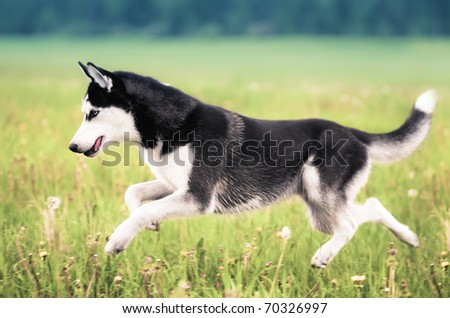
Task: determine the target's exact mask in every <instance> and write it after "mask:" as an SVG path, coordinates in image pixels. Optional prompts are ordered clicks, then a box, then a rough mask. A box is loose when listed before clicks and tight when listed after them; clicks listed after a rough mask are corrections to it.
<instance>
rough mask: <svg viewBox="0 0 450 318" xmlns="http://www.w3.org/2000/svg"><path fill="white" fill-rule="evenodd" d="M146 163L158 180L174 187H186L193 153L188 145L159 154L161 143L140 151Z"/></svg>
mask: <svg viewBox="0 0 450 318" xmlns="http://www.w3.org/2000/svg"><path fill="white" fill-rule="evenodd" d="M141 154H142V155H143V159H144V161H145V163H146V164H148V165H149V166H150V170H151V171H152V173H153V174H154V175H155V177H156V178H157V179H158V180H161V181H164V182H165V183H166V184H167V185H169V186H171V187H172V188H174V189H186V188H187V186H188V182H189V176H190V174H191V170H192V163H193V158H194V154H193V151H192V149H191V147H190V146H189V145H186V146H182V147H179V148H177V149H176V150H175V151H173V152H171V153H170V154H167V155H164V156H161V155H160V154H161V145H158V146H157V147H155V148H154V149H152V150H148V149H145V150H144V151H143V152H141Z"/></svg>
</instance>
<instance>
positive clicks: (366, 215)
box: [351, 198, 419, 247]
mask: <svg viewBox="0 0 450 318" xmlns="http://www.w3.org/2000/svg"><path fill="white" fill-rule="evenodd" d="M351 215H352V218H353V219H354V221H355V222H356V224H357V225H358V226H359V225H361V224H363V223H367V222H378V223H381V224H383V225H384V226H386V227H387V228H388V229H389V230H391V232H392V233H394V235H395V236H396V237H397V238H398V239H399V240H400V241H402V242H405V243H407V244H409V245H411V246H414V247H418V246H419V238H418V237H417V235H416V234H415V233H414V232H413V231H411V230H410V229H409V227H408V226H407V225H405V224H402V223H400V222H399V221H397V220H396V219H395V218H394V217H393V216H392V214H391V213H389V211H388V210H386V208H385V207H384V206H383V205H382V204H381V202H380V201H379V200H378V199H376V198H369V199H367V200H366V202H365V203H364V204H363V205H357V204H354V205H353V209H352V210H351Z"/></svg>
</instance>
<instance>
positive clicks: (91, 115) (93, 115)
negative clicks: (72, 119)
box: [87, 110, 99, 120]
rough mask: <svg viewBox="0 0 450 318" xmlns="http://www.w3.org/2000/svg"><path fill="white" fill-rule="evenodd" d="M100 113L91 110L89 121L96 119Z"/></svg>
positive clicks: (88, 116)
mask: <svg viewBox="0 0 450 318" xmlns="http://www.w3.org/2000/svg"><path fill="white" fill-rule="evenodd" d="M98 113H99V111H98V110H91V111H90V112H89V114H88V115H87V119H88V120H90V119H92V118H94V117H96V116H97V115H98Z"/></svg>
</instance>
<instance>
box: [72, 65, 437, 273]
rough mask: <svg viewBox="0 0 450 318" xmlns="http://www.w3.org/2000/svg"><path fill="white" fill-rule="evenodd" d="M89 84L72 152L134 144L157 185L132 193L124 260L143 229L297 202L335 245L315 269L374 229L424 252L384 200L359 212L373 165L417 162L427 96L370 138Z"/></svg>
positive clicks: (88, 70)
mask: <svg viewBox="0 0 450 318" xmlns="http://www.w3.org/2000/svg"><path fill="white" fill-rule="evenodd" d="M79 65H80V66H81V68H82V69H83V71H84V73H85V74H86V75H87V76H88V78H89V79H90V80H91V83H90V84H89V87H88V89H87V93H86V95H85V97H84V99H83V104H82V112H83V113H84V120H83V122H82V124H81V127H80V128H79V129H78V131H77V133H76V134H75V136H74V137H73V139H72V141H71V143H70V146H69V148H70V150H72V151H73V152H77V153H83V154H84V155H86V156H87V157H94V156H96V155H97V154H98V153H99V152H100V151H102V150H103V149H104V148H105V147H106V146H107V145H108V143H110V142H120V141H129V142H134V143H136V144H137V145H138V146H139V147H140V150H141V155H143V157H144V160H145V161H146V163H148V164H149V165H150V168H151V171H152V172H153V174H154V175H155V176H156V178H157V179H156V180H153V181H148V182H144V183H139V184H135V185H132V186H130V187H129V188H128V189H127V191H126V192H125V202H126V204H127V206H128V208H129V210H130V212H131V215H130V216H129V217H128V218H127V219H126V220H125V221H124V222H123V223H122V224H120V225H119V226H118V227H117V228H116V230H115V231H114V233H113V234H112V235H111V236H110V237H109V241H108V243H107V244H106V247H105V251H106V252H107V253H111V254H114V253H119V252H121V251H122V250H124V249H125V248H126V247H127V246H128V244H129V243H130V242H131V240H132V239H133V238H134V236H135V235H136V234H137V233H138V232H139V231H141V230H142V229H151V230H157V229H158V224H159V222H161V221H163V220H167V219H170V218H177V217H185V216H194V215H199V214H211V213H219V214H226V213H238V212H241V211H245V210H251V209H257V208H260V207H262V206H266V205H269V204H272V203H274V202H276V201H279V200H281V199H283V198H286V197H289V196H292V195H298V196H299V197H301V198H302V199H303V201H305V203H306V207H307V214H308V217H309V219H310V222H311V224H312V226H313V227H314V228H316V229H317V230H319V231H322V232H324V233H327V234H330V235H332V237H331V239H330V240H329V241H328V242H326V243H325V244H324V245H323V246H321V247H320V248H319V249H318V250H317V252H316V253H315V255H314V257H313V258H312V265H314V266H317V267H323V266H325V265H327V264H328V263H329V262H330V261H331V260H332V259H333V257H335V256H336V254H337V253H338V252H339V250H340V249H341V248H342V247H343V246H344V245H345V244H346V243H347V242H348V241H349V240H350V239H351V238H352V236H353V235H354V234H355V232H356V230H357V229H358V227H359V226H360V225H361V224H363V223H366V222H379V223H381V224H383V225H385V226H386V227H387V228H388V229H389V230H391V231H392V232H393V233H394V235H395V236H396V237H397V238H398V239H400V240H401V241H403V242H405V243H407V244H409V245H411V246H414V247H417V246H419V240H418V237H417V235H416V234H415V233H414V232H412V231H411V230H410V229H409V228H408V227H407V226H406V225H404V224H402V223H400V222H398V221H397V220H396V219H395V218H394V217H393V216H392V215H391V213H390V212H389V211H388V210H387V209H386V208H385V207H384V206H383V205H382V204H381V203H380V201H378V200H377V199H376V198H370V199H367V201H366V202H365V203H364V204H362V205H360V204H356V203H355V202H354V200H355V197H356V195H357V194H358V192H359V191H360V189H361V188H362V187H363V186H364V184H365V183H366V180H367V178H368V176H369V173H370V169H371V164H372V163H389V162H394V161H397V160H400V159H403V158H405V157H406V156H408V155H410V154H411V153H412V152H413V151H414V150H415V149H416V148H418V146H419V145H420V144H421V143H422V141H423V140H424V139H425V137H426V135H427V132H428V130H429V127H430V119H431V113H432V111H433V109H434V106H435V103H436V97H435V94H434V92H433V91H427V92H425V93H423V94H422V95H420V97H419V98H418V99H417V101H416V102H415V104H414V107H413V109H412V111H411V113H410V115H409V117H408V119H407V120H406V122H405V123H404V124H403V125H402V126H401V127H400V128H398V129H397V130H394V131H392V132H389V133H385V134H370V133H366V132H363V131H360V130H357V129H353V128H347V127H343V126H341V125H339V124H336V123H334V122H331V121H327V120H320V119H304V120H278V121H275V120H273V121H271V120H258V119H253V118H248V117H245V116H241V115H239V114H236V113H233V112H231V111H228V110H225V109H223V108H220V107H216V106H211V105H208V104H205V103H203V102H201V101H199V100H197V99H195V98H193V97H191V96H189V95H186V94H185V93H183V92H181V91H180V90H178V89H176V88H173V87H171V86H169V85H167V84H163V83H161V82H159V81H157V80H155V79H153V78H150V77H143V76H140V75H137V74H133V73H129V72H121V71H120V72H109V71H107V70H104V69H102V68H100V67H97V66H95V65H94V64H92V63H88V64H87V65H83V64H82V63H79Z"/></svg>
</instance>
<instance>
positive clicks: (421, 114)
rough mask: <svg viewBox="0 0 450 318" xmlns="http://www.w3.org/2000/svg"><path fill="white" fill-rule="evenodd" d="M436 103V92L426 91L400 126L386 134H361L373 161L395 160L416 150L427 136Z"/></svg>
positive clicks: (387, 161)
mask: <svg viewBox="0 0 450 318" xmlns="http://www.w3.org/2000/svg"><path fill="white" fill-rule="evenodd" d="M435 105H436V94H435V92H434V91H433V90H429V91H426V92H425V93H423V94H422V95H420V96H419V98H417V100H416V102H415V103H414V107H413V109H412V111H411V114H410V115H409V117H408V119H407V120H406V121H405V123H404V124H403V125H402V126H401V127H400V128H398V129H396V130H394V131H392V132H389V133H386V134H359V136H360V137H361V138H360V139H361V141H363V142H365V143H366V144H368V148H369V158H370V159H371V160H372V162H375V163H390V162H395V161H398V160H401V159H403V158H406V157H407V156H409V155H410V154H411V153H412V152H413V151H414V150H416V149H417V148H418V147H419V145H420V144H421V143H422V141H423V140H424V139H425V137H426V136H427V133H428V130H429V128H430V121H431V115H432V112H433V110H434V107H435ZM357 135H358V134H357Z"/></svg>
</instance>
